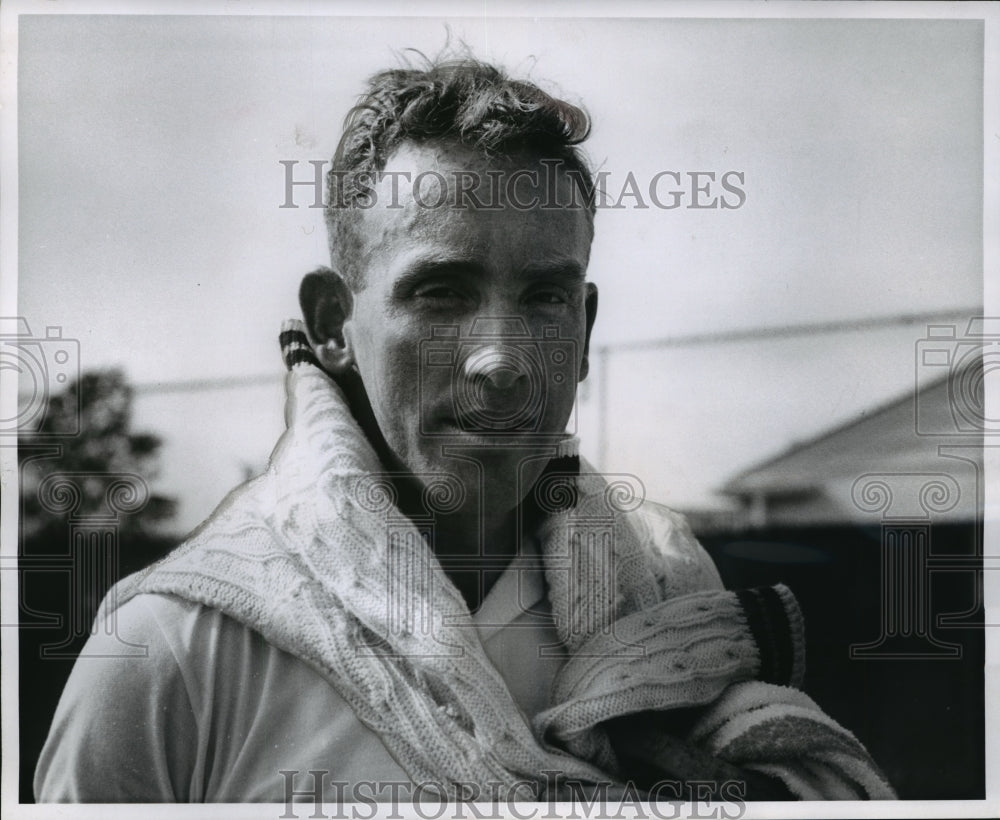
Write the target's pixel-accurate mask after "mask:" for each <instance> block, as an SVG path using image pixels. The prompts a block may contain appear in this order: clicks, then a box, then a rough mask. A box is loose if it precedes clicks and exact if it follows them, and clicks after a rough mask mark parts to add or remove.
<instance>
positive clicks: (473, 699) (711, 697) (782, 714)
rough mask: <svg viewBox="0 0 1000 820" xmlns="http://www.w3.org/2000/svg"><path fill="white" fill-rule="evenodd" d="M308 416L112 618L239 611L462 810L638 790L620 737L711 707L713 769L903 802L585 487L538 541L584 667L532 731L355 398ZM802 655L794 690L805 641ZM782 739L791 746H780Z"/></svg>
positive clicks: (117, 595) (704, 741)
mask: <svg viewBox="0 0 1000 820" xmlns="http://www.w3.org/2000/svg"><path fill="white" fill-rule="evenodd" d="M288 394H289V399H288V408H287V410H286V421H287V423H288V429H287V431H286V433H285V434H284V435H283V437H282V438H281V440H280V441H279V443H278V446H277V447H276V449H275V451H274V454H273V455H272V458H271V462H270V464H269V467H268V469H267V471H266V472H265V473H264V474H263V475H262V476H260V477H258V478H256V479H254V480H252V481H250V482H249V483H247V484H246V485H243V486H242V487H239V488H237V489H236V490H234V491H233V492H232V493H231V494H230V495H229V497H227V499H226V500H225V501H224V502H223V503H222V504H221V505H220V507H219V508H218V510H216V512H215V513H214V514H213V515H212V516H211V518H210V519H209V520H208V521H207V522H205V524H203V525H202V526H201V527H200V528H199V529H198V530H197V531H196V532H195V533H194V534H193V535H192V537H191V538H190V539H189V540H188V541H187V542H186V543H185V544H184V545H182V546H181V547H180V548H178V549H177V550H176V551H174V552H173V553H171V554H170V555H169V556H167V557H166V558H165V559H164V560H162V561H161V562H159V563H157V564H155V565H153V566H152V567H150V568H148V569H146V570H144V571H142V572H140V573H138V574H136V575H133V576H131V577H129V578H126V579H124V580H123V581H122V582H120V583H119V584H118V585H117V586H116V587H115V588H114V589H113V590H112V591H111V592H110V593H109V595H108V596H107V598H106V600H105V603H104V605H103V606H104V609H105V612H102V613H101V614H99V616H98V617H104V616H105V615H106V612H107V611H110V610H113V609H114V608H116V607H117V606H120V605H121V604H122V603H124V602H125V601H127V600H129V599H130V598H131V597H133V596H134V595H136V594H139V593H142V592H160V593H171V594H174V595H177V596H180V597H182V598H184V599H187V600H191V601H196V602H199V603H203V604H206V605H208V606H211V607H214V608H216V609H219V610H222V611H223V612H224V613H225V614H227V615H229V616H231V617H233V618H236V619H237V620H239V621H240V622H242V623H244V624H246V625H247V626H249V627H251V628H252V629H254V630H256V631H258V632H260V633H261V634H262V635H263V636H264V637H265V638H266V639H267V640H268V641H269V642H271V643H272V644H273V645H275V646H277V647H278V648H280V649H283V650H285V651H287V652H290V653H292V654H293V655H295V656H296V657H298V658H300V659H302V660H303V661H305V662H306V663H308V664H309V665H311V666H312V667H314V668H315V669H316V670H318V671H319V672H320V673H321V674H322V675H323V676H324V677H325V678H326V679H327V680H328V681H329V682H330V684H331V685H332V686H333V687H335V688H336V690H337V691H338V692H339V693H340V694H341V695H342V696H343V697H344V698H345V700H346V701H347V702H348V703H349V704H350V705H351V707H352V708H353V709H354V710H355V712H356V713H357V715H358V716H359V718H360V719H361V720H362V721H363V722H364V723H366V724H367V725H368V726H369V727H371V728H372V729H373V730H374V731H376V732H377V733H378V734H379V735H380V737H381V738H382V740H383V742H384V743H385V745H386V747H387V748H388V749H389V751H390V753H391V754H392V755H393V757H395V758H396V760H397V761H398V762H399V764H400V765H401V766H402V767H403V769H404V770H405V771H406V772H407V773H408V774H409V776H410V777H411V778H412V779H413V781H414V782H423V781H432V782H434V783H437V784H440V786H441V788H442V789H443V790H444V791H445V792H447V793H451V794H452V795H454V793H455V789H456V786H455V784H457V783H480V784H483V785H484V790H485V789H488V787H486V786H485V784H487V783H490V782H492V783H497V782H499V783H503V784H505V786H507V787H509V788H511V789H512V790H513V794H514V795H515V796H516V795H521V796H523V797H524V798H525V799H533V798H534V797H536V796H537V795H538V793H539V792H538V790H537V788H532V787H530V784H538V783H541V782H543V781H544V776H543V775H542V772H544V771H546V770H549V771H553V770H555V771H559V772H561V773H562V774H563V776H564V777H565V778H566V779H568V780H578V781H581V782H584V783H597V782H608V781H610V782H615V783H621V782H623V781H624V780H626V779H627V777H628V773H627V772H621V771H618V770H617V766H618V762H617V758H616V755H615V751H614V749H613V747H612V744H611V743H610V742H609V740H608V737H607V735H606V734H605V732H604V730H603V728H602V726H601V725H600V724H602V723H604V722H605V721H608V720H610V719H613V718H616V717H618V716H620V715H629V714H633V713H635V712H639V711H642V710H647V709H654V710H667V709H675V708H678V707H683V706H705V707H707V711H706V712H705V713H704V715H703V717H702V719H701V720H700V721H699V723H698V724H697V726H696V727H695V730H694V734H693V739H692V741H691V742H694V743H697V744H698V747H699V748H700V749H702V750H705V751H707V752H708V753H709V754H714V755H719V756H720V758H722V759H725V760H728V761H729V763H732V764H735V765H739V766H745V767H747V768H756V769H757V770H758V771H761V772H766V773H767V774H769V775H772V776H775V777H778V778H780V779H782V780H783V781H784V782H785V783H786V785H787V786H788V787H789V788H790V789H791V790H792V792H793V793H795V794H796V795H797V796H799V797H804V798H812V797H847V796H850V797H854V796H858V797H862V796H863V797H872V798H889V797H892V796H893V793H892V790H891V788H890V787H889V786H888V784H887V783H886V782H885V781H884V779H883V778H882V777H881V775H880V774H879V772H878V770H877V768H876V767H875V766H874V764H873V763H872V762H871V760H870V759H869V758H868V755H867V753H866V752H865V750H864V749H863V747H862V746H861V744H860V743H858V742H857V740H855V739H854V738H853V736H852V735H850V733H849V732H847V731H846V730H844V729H842V728H841V727H839V726H837V724H835V723H834V722H833V721H832V720H830V719H829V718H828V717H827V716H825V715H824V714H823V713H822V712H821V711H820V710H819V709H818V707H816V706H815V704H814V703H812V701H810V700H809V699H808V698H807V697H806V696H805V695H803V694H802V693H800V692H796V691H795V690H792V689H789V688H788V687H783V686H774V685H770V684H766V683H761V682H755V681H754V679H755V678H757V677H759V676H760V673H761V671H762V655H761V653H760V651H759V649H758V645H757V642H756V641H755V640H754V634H753V631H752V629H751V628H750V626H749V625H748V621H747V617H746V614H745V609H744V607H742V606H741V600H740V599H739V598H738V597H737V596H736V595H735V594H734V593H729V592H725V591H723V590H721V589H719V588H718V576H717V574H716V573H715V571H714V568H713V567H711V566H710V563H709V564H706V563H705V562H706V560H707V559H706V558H705V557H704V554H703V552H702V551H701V548H700V547H699V546H698V545H697V542H696V541H694V539H693V537H692V536H691V535H690V534H689V532H688V530H687V529H686V526H685V525H684V524H683V522H682V520H681V519H679V518H678V517H676V516H674V515H673V514H672V513H669V512H668V511H664V510H662V508H654V507H653V505H649V504H643V503H642V499H641V498H640V497H635V496H634V495H631V494H630V492H629V488H628V487H627V486H626V485H624V484H617V483H615V482H614V481H611V482H608V481H606V480H605V479H604V478H602V477H601V476H598V475H594V474H588V473H587V472H586V471H585V470H582V471H581V475H580V476H550V477H549V481H550V484H549V485H548V486H547V487H546V488H539V492H541V493H542V494H543V495H544V494H546V493H547V498H548V501H546V498H539V502H540V503H541V505H542V507H543V509H545V508H546V507H545V505H546V503H551V511H550V513H549V515H548V516H547V517H546V519H545V522H544V525H543V527H542V529H541V531H540V533H539V536H540V539H541V552H542V557H543V560H544V562H545V571H546V580H547V583H548V586H549V597H550V601H551V604H552V609H553V616H554V618H555V621H556V626H557V630H558V632H559V635H560V638H561V639H562V640H563V642H564V644H565V646H566V648H567V650H568V651H569V653H570V661H569V662H568V663H567V665H566V666H565V668H564V669H563V672H562V673H560V675H559V677H558V678H557V680H556V683H555V687H554V689H555V691H554V693H553V701H552V702H553V703H554V704H555V705H554V706H553V707H552V708H551V709H549V710H547V711H545V712H543V713H542V714H541V715H539V716H538V717H537V719H536V725H535V727H534V728H533V727H531V726H529V725H527V723H526V722H525V720H524V719H523V717H522V716H521V713H520V712H519V711H518V709H517V706H516V705H515V704H514V702H513V700H512V698H511V695H510V693H509V691H508V690H507V688H506V685H505V684H504V681H503V679H502V678H501V676H500V674H499V673H498V672H497V670H496V669H495V668H494V667H493V666H492V665H491V663H490V662H489V660H488V659H487V658H486V655H485V653H484V652H483V649H482V646H481V645H480V643H479V641H478V638H477V636H476V630H475V629H474V628H473V626H472V623H471V620H470V616H469V613H468V609H467V608H466V604H465V602H464V600H463V599H462V596H461V595H460V594H459V592H458V591H457V589H456V588H455V586H454V585H453V584H452V583H451V581H450V580H449V579H448V577H447V576H446V575H445V573H444V572H443V570H442V569H441V567H440V565H439V563H438V561H437V559H436V558H435V556H434V555H433V553H432V552H431V549H430V548H429V547H428V544H427V542H426V541H425V540H424V538H423V537H421V534H420V533H419V532H418V530H417V527H416V526H415V525H414V524H413V522H412V521H410V520H408V519H405V518H404V517H403V516H402V515H401V514H399V511H398V509H397V508H396V507H395V505H394V504H393V495H392V493H393V490H392V486H391V484H390V483H389V482H387V481H386V480H385V479H384V473H383V472H382V467H381V465H380V463H379V461H378V459H377V457H376V454H375V452H374V451H373V449H372V447H371V445H370V444H369V443H368V441H367V440H366V439H365V437H364V435H363V434H362V433H361V431H360V429H359V428H358V426H357V424H356V422H355V421H354V419H353V418H352V416H351V413H350V410H349V408H348V406H347V403H346V400H345V398H344V396H343V395H342V393H341V391H340V389H339V388H338V386H337V385H336V384H335V383H334V382H333V381H332V380H331V379H330V378H329V377H328V376H327V375H326V374H324V373H323V372H322V371H320V370H319V369H318V368H316V367H314V366H313V365H311V364H308V363H298V364H296V365H295V366H294V367H292V369H291V371H290V373H289V375H288ZM454 489H455V488H454V487H453V486H450V485H449V484H448V481H447V478H446V477H441V478H440V480H439V481H435V480H430V481H429V482H428V492H427V494H426V496H425V500H426V501H427V503H428V506H430V507H431V508H435V506H436V508H438V509H442V508H447V507H448V505H449V504H451V503H453V501H454V498H453V496H452V495H451V493H453V492H454ZM566 493H573V494H574V495H575V500H576V503H575V504H574V505H572V506H567V505H566V504H565V503H564V502H565V500H566V497H565V494H566ZM780 594H781V595H783V596H785V598H784V599H783V600H784V601H785V603H786V604H787V605H788V606H787V611H788V613H790V622H791V624H792V627H793V631H794V629H795V628H796V627H797V628H798V629H799V630H801V626H800V624H799V623H798V621H797V620H796V618H797V608H796V607H795V605H794V602H793V599H791V597H790V595H789V594H787V592H781V593H780ZM793 644H794V645H795V646H797V647H798V654H797V655H795V656H794V657H793V658H792V660H791V661H790V663H791V668H790V669H788V670H787V671H788V673H789V675H788V677H789V679H790V680H791V681H795V680H796V679H798V678H800V677H801V660H802V659H801V634H799V635H798V636H797V639H796V640H793ZM720 698H721V699H720ZM793 718H794V721H793V723H789V722H788V721H790V720H792V719H793ZM775 721H778V723H775ZM782 721H784V722H785V723H786V724H787V725H788V726H790V727H791V729H790V732H789V734H788V735H787V736H786V737H783V736H782V735H781V733H780V732H778V733H775V732H774V731H773V729H774V727H775V726H776V725H779V724H780V723H781V722H782ZM793 724H794V725H793ZM810 738H812V740H810ZM501 794H502V792H501Z"/></svg>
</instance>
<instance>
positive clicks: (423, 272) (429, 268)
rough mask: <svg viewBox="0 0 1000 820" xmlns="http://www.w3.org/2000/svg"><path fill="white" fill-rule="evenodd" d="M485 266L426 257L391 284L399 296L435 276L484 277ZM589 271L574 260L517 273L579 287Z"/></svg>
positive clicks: (529, 267)
mask: <svg viewBox="0 0 1000 820" xmlns="http://www.w3.org/2000/svg"><path fill="white" fill-rule="evenodd" d="M486 270H487V269H486V266H485V265H483V264H482V263H481V262H479V261H477V260H475V259H470V258H465V257H460V258H456V257H440V256H426V257H418V258H417V259H414V260H412V261H411V262H409V263H408V264H407V266H406V268H405V269H404V270H403V271H402V273H400V274H399V275H398V276H397V277H396V279H395V281H394V282H393V284H392V290H393V291H394V292H396V293H400V292H403V291H405V290H407V289H408V288H410V287H412V286H414V285H416V284H418V283H419V282H421V281H423V280H424V279H427V278H429V277H433V276H443V277H448V276H469V275H472V276H485V275H486ZM586 276H587V272H586V269H585V268H583V267H582V266H581V265H580V264H579V263H578V262H576V261H575V260H573V259H565V258H563V259H554V260H551V261H547V262H532V263H529V264H528V265H525V266H524V267H523V268H521V269H520V270H519V271H518V272H517V277H518V278H519V279H524V280H531V279H544V278H547V279H555V280H558V281H561V282H563V283H564V284H566V285H575V284H579V283H581V282H583V281H584V279H586Z"/></svg>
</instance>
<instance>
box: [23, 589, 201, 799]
mask: <svg viewBox="0 0 1000 820" xmlns="http://www.w3.org/2000/svg"><path fill="white" fill-rule="evenodd" d="M192 615H193V613H192V612H191V611H190V610H189V609H188V608H187V607H186V606H185V605H184V604H183V602H179V601H176V600H172V599H166V598H165V597H164V596H138V597H136V598H134V599H132V600H131V601H129V602H127V603H126V604H124V605H123V606H122V607H121V608H120V609H118V610H116V611H115V612H113V613H102V615H101V616H100V617H99V618H98V620H97V621H96V622H95V624H94V629H93V632H92V634H91V637H90V639H89V640H88V641H87V643H86V644H85V646H84V648H83V650H82V651H81V653H80V656H79V657H78V658H77V660H76V663H75V664H74V666H73V670H72V672H71V673H70V676H69V679H68V680H67V682H66V686H65V687H64V689H63V693H62V696H61V698H60V700H59V705H58V707H57V709H56V713H55V716H54V717H53V720H52V726H51V728H50V730H49V736H48V739H47V740H46V743H45V746H44V748H43V750H42V754H41V756H40V758H39V762H38V767H37V770H36V774H35V793H36V796H37V797H38V799H39V800H41V801H48V802H52V801H60V802H61V801H69V802H95V801H98V802H126V801H133V800H154V801H166V800H177V799H181V800H183V799H186V797H187V786H188V783H187V782H186V781H185V778H184V776H183V774H182V767H180V766H178V765H177V764H178V761H179V758H182V757H184V756H185V755H186V754H187V753H189V752H190V750H192V749H193V748H195V747H196V745H197V721H196V718H195V714H194V709H193V708H192V703H191V699H190V696H189V692H188V687H187V684H186V679H185V678H186V676H185V668H184V666H183V665H182V664H181V663H179V662H178V658H177V654H176V652H175V649H174V646H173V641H172V640H171V638H170V636H169V633H170V631H171V630H170V629H169V628H168V629H167V630H166V631H165V630H164V625H165V624H167V625H169V624H170V623H171V622H173V623H176V624H180V623H182V622H183V621H184V620H185V619H190V618H191V617H192Z"/></svg>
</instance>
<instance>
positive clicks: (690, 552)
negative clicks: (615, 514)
mask: <svg viewBox="0 0 1000 820" xmlns="http://www.w3.org/2000/svg"><path fill="white" fill-rule="evenodd" d="M630 523H631V524H632V526H633V528H634V529H635V530H636V532H637V534H638V536H639V541H640V543H641V544H642V545H643V546H644V547H645V550H646V551H647V553H648V554H649V557H650V558H651V560H652V561H653V563H654V565H658V567H659V569H660V570H661V571H662V573H661V572H657V576H658V580H659V583H660V586H661V593H662V594H663V595H664V597H672V596H674V595H684V594H687V593H689V592H697V591H700V590H710V589H722V588H723V586H722V579H721V578H720V577H719V571H718V570H717V569H716V566H715V562H714V561H713V560H712V558H711V556H710V555H709V554H708V552H707V551H706V550H705V548H704V547H703V546H702V545H701V544H700V543H699V542H698V539H697V537H695V535H694V533H693V532H692V531H691V527H690V525H689V524H688V522H687V519H686V518H684V516H683V515H681V514H680V513H679V512H677V511H676V510H672V509H670V508H669V507H667V506H665V505H663V504H658V503H656V502H653V501H648V500H647V501H644V502H643V503H642V506H640V507H639V509H637V510H636V511H635V512H634V513H631V514H630Z"/></svg>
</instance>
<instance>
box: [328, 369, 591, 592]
mask: <svg viewBox="0 0 1000 820" xmlns="http://www.w3.org/2000/svg"><path fill="white" fill-rule="evenodd" d="M336 380H337V383H338V384H339V385H340V388H341V389H342V390H343V391H344V394H345V396H346V397H347V400H348V405H349V406H350V408H351V414H352V415H353V416H354V419H355V421H356V422H357V423H358V425H359V426H360V427H361V430H362V432H363V433H364V434H365V437H366V438H367V439H368V441H369V442H370V443H371V445H372V447H373V448H374V449H375V452H376V454H377V455H378V457H379V460H380V461H381V462H382V464H383V465H385V466H386V468H387V469H388V470H391V471H392V472H394V473H396V474H397V475H400V476H402V477H400V478H398V479H396V480H395V483H396V485H397V490H398V493H399V499H400V502H399V506H400V509H401V511H402V512H403V513H404V514H405V515H406V516H407V517H409V518H410V519H411V520H413V521H414V523H415V524H417V525H418V526H422V525H426V521H427V515H428V511H427V510H426V509H425V508H424V505H423V500H422V499H423V495H422V490H423V487H422V485H421V484H420V482H419V481H418V480H417V479H416V478H414V477H409V478H407V477H406V470H405V468H404V466H403V465H402V464H400V463H399V461H398V459H397V458H396V457H395V455H394V453H393V452H392V450H391V449H390V447H389V445H388V444H387V443H386V441H385V438H384V437H383V435H382V432H381V430H380V429H379V427H378V424H377V422H376V421H375V415H374V413H373V412H372V409H371V404H370V402H369V400H368V395H367V393H366V391H365V389H364V385H363V384H362V382H361V378H360V376H359V375H357V374H356V373H353V372H352V373H348V374H341V375H338V376H337V378H336ZM470 455H471V454H470ZM550 471H554V472H559V473H564V474H565V473H578V472H579V459H578V457H576V456H557V457H554V458H553V459H552V460H551V461H550V462H549V464H548V466H547V467H546V468H545V471H544V472H550ZM543 475H544V473H543ZM487 496H488V497H487ZM532 496H533V494H532V493H530V492H529V493H528V500H526V501H525V500H522V499H521V498H520V497H517V496H516V488H515V487H513V486H512V485H507V486H506V491H505V488H504V487H503V486H495V485H491V486H490V487H488V488H486V487H484V488H483V495H482V496H481V495H480V493H470V494H469V498H468V499H467V501H466V503H465V504H463V505H462V506H461V507H460V508H459V509H458V510H456V511H454V512H452V513H449V514H446V515H445V514H437V515H435V516H434V520H433V532H434V536H433V549H434V553H435V555H436V556H437V557H438V560H439V561H440V563H441V567H442V569H443V570H444V572H445V574H446V575H447V576H448V577H449V579H450V580H451V581H452V583H454V584H455V586H456V587H457V588H458V589H459V591H460V592H461V593H462V595H463V596H464V598H465V600H466V603H467V604H468V606H469V609H470V611H475V610H476V609H478V608H479V605H480V604H481V603H482V599H483V598H484V597H485V595H486V593H487V592H489V590H490V589H491V588H492V586H493V584H494V583H495V582H496V580H497V579H498V578H499V577H500V575H502V574H503V571H504V570H505V569H506V568H507V566H508V564H510V562H511V560H512V559H513V558H514V557H515V556H516V555H517V554H518V552H519V551H520V547H521V544H522V540H523V539H524V538H525V537H527V536H529V535H530V534H531V533H532V532H533V531H534V530H535V528H536V526H537V525H538V523H539V520H540V519H541V517H542V515H543V512H542V511H541V510H540V509H539V508H538V506H537V505H536V504H535V503H534V502H533V500H532Z"/></svg>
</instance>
